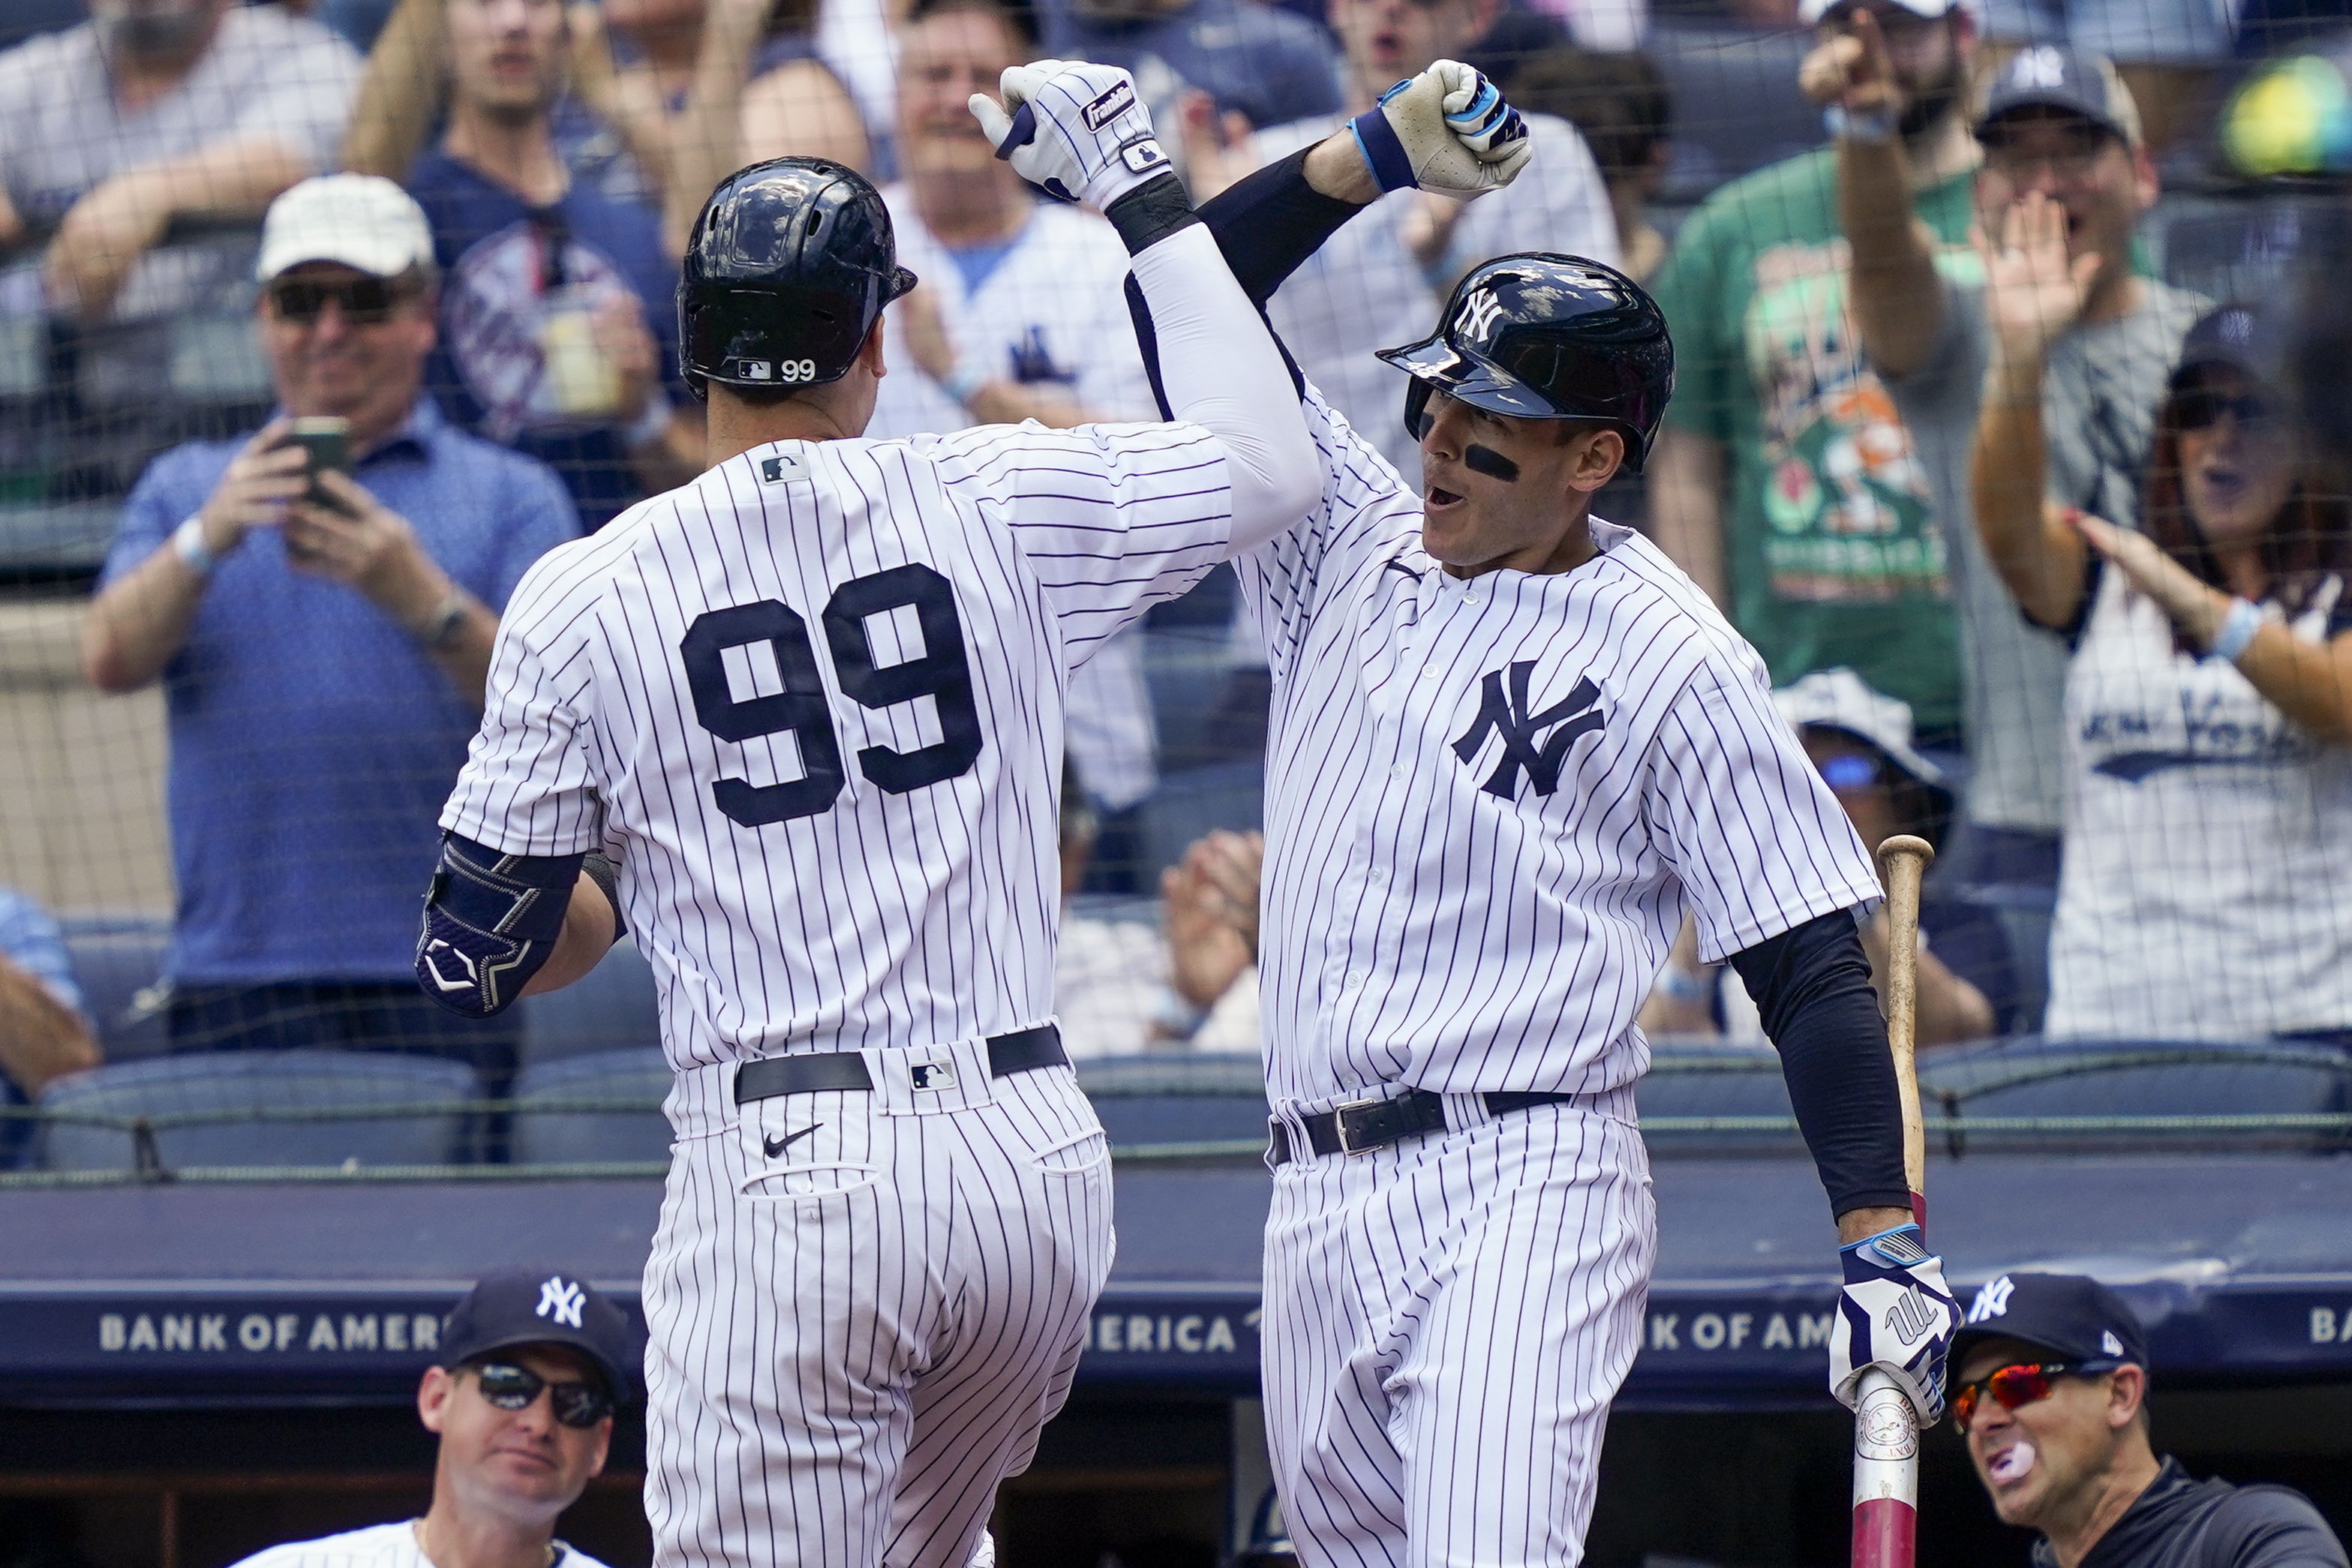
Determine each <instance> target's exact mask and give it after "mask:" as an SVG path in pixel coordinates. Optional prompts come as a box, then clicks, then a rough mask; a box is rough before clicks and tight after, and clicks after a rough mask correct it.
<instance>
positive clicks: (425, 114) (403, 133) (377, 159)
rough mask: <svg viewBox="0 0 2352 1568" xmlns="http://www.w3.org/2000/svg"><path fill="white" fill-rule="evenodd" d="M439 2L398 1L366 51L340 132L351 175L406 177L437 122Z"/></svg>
mask: <svg viewBox="0 0 2352 1568" xmlns="http://www.w3.org/2000/svg"><path fill="white" fill-rule="evenodd" d="M442 5H443V0H400V4H399V5H397V6H396V7H394V10H393V13H392V17H391V19H390V20H389V21H387V22H385V23H384V25H383V32H381V33H379V34H377V35H376V39H375V47H373V48H372V49H370V50H369V51H368V58H367V69H366V70H365V71H363V72H362V73H361V76H360V92H359V100H358V102H356V103H354V104H353V105H352V123H351V128H350V129H349V130H347V131H345V132H343V167H344V169H346V170H347V171H349V172H350V173H352V174H381V175H383V177H384V178H385V179H387V180H402V179H406V178H407V177H408V166H409V165H410V164H411V163H415V162H416V155H417V153H421V152H423V151H424V150H425V138H426V137H428V136H430V135H431V134H432V133H433V126H434V123H435V121H438V120H439V119H440V118H441V101H442V97H443V84H442V80H441V50H442V37H443V35H444V33H445V32H446V29H447V22H446V16H445V15H444V13H443V10H442Z"/></svg>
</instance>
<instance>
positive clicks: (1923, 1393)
mask: <svg viewBox="0 0 2352 1568" xmlns="http://www.w3.org/2000/svg"><path fill="white" fill-rule="evenodd" d="M1838 1261H1839V1262H1840V1263H1841V1264H1842V1265H1843V1266H1844V1268H1845V1290H1844V1292H1843V1294H1842V1295H1840V1296H1839V1298H1838V1310H1837V1321H1835V1322H1834V1323H1832V1325H1831V1327H1830V1392H1831V1393H1832V1394H1836V1395H1837V1397H1838V1402H1839V1403H1840V1404H1842V1405H1845V1406H1846V1407H1847V1408H1849V1409H1851V1408H1853V1402H1854V1399H1855V1386H1856V1385H1857V1384H1860V1383H1861V1382H1862V1374H1863V1373H1865V1372H1867V1371H1869V1370H1870V1369H1871V1368H1872V1367H1877V1368H1878V1369H1879V1370H1880V1371H1882V1372H1885V1373H1887V1374H1888V1375H1890V1376H1891V1377H1893V1378H1894V1379H1895V1382H1897V1383H1899V1384H1902V1385H1903V1392H1904V1393H1905V1394H1907V1395H1909V1396H1910V1400H1911V1407H1912V1408H1913V1409H1914V1410H1916V1411H1917V1412H1918V1413H1919V1420H1920V1423H1921V1424H1922V1425H1926V1424H1927V1423H1929V1422H1932V1421H1934V1420H1935V1419H1936V1418H1937V1416H1939V1415H1942V1414H1943V1413H1944V1385H1945V1384H1944V1379H1945V1365H1944V1363H1945V1361H1946V1358H1947V1357H1948V1355H1949V1354H1950V1352H1951V1348H1952V1331H1954V1330H1955V1329H1957V1328H1958V1327H1959V1326H1960V1303H1959V1302H1958V1300H1956V1299H1955V1298H1954V1297H1953V1295H1952V1293H1951V1291H1950V1290H1949V1289H1947V1288H1946V1287H1945V1284H1944V1260H1943V1259H1942V1258H1937V1257H1936V1256H1935V1255H1934V1254H1933V1253H1930V1252H1929V1251H1928V1250H1927V1245H1926V1241H1925V1238H1924V1237H1922V1235H1921V1233H1920V1230H1919V1227H1918V1226H1916V1225H1905V1226H1896V1227H1895V1228H1894V1229H1893V1230H1883V1231H1880V1232H1879V1233H1878V1234H1877V1235H1876V1236H1871V1237H1864V1238H1863V1239H1862V1240H1860V1241H1857V1242H1853V1243H1852V1244H1850V1245H1848V1246H1846V1247H1841V1248H1839V1250H1838Z"/></svg>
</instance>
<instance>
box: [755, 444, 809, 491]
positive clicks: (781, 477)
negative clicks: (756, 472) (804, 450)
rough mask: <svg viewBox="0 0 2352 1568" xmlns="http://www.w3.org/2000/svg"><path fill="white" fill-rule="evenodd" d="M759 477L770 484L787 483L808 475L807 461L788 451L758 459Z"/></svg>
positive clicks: (805, 477)
mask: <svg viewBox="0 0 2352 1568" xmlns="http://www.w3.org/2000/svg"><path fill="white" fill-rule="evenodd" d="M760 477H761V479H765V480H766V481H767V482H768V483H770V484H772V485H788V484H791V483H792V482H793V480H795V479H807V478H808V477H809V471H808V463H807V462H806V461H805V460H804V459H803V458H799V457H796V456H794V455H793V454H792V453H790V452H779V453H777V454H776V455H775V456H774V457H772V458H761V459H760Z"/></svg>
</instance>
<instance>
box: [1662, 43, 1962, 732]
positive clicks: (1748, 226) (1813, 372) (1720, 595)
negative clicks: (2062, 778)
mask: <svg viewBox="0 0 2352 1568" xmlns="http://www.w3.org/2000/svg"><path fill="white" fill-rule="evenodd" d="M1860 12H1866V13H1867V14H1868V16H1870V17H1871V18H1872V20H1873V21H1874V22H1875V26H1874V27H1872V26H1871V25H1870V23H1868V22H1865V23H1864V24H1862V28H1863V30H1864V31H1865V32H1867V33H1868V35H1869V36H1870V37H1872V38H1873V39H1874V40H1883V47H1884V50H1885V57H1886V58H1888V59H1889V60H1890V61H1891V63H1892V65H1893V67H1894V71H1893V79H1894V84H1895V93H1894V95H1893V98H1892V100H1891V101H1888V102H1887V103H1885V105H1884V106H1883V107H1882V108H1881V109H1880V110H1879V111H1878V112H1877V113H1876V114H1874V115H1865V114H1862V113H1853V114H1848V113H1847V112H1846V111H1845V110H1843V109H1832V110H1830V112H1829V115H1828V116H1827V118H1828V119H1829V121H1831V130H1832V132H1833V133H1835V134H1838V135H1841V136H1848V137H1872V136H1875V137H1881V138H1884V137H1887V136H1899V137H1900V138H1902V140H1903V142H1904V143H1905V147H1906V152H1907V153H1909V159H1908V163H1909V166H1910V167H1911V168H1912V169H1913V170H1915V171H1917V173H1916V176H1915V178H1914V181H1913V189H1914V195H1913V200H1912V206H1911V216H1916V218H1917V219H1918V220H1919V221H1920V222H1922V223H1924V224H1926V225H1927V227H1928V229H1929V230H1931V231H1932V232H1933V233H1934V234H1935V235H1936V236H1937V238H1938V239H1939V240H1941V241H1942V242H1944V244H1945V245H1946V246H1948V247H1959V246H1960V245H1961V244H1962V242H1964V241H1965V240H1966V238H1967V236H1968V230H1969V216H1970V201H1971V183H1972V174H1973V171H1974V168H1975V165H1976V163H1977V152H1976V145H1975V142H1974V141H1973V140H1972V139H1971V138H1970V136H1969V131H1968V126H1967V122H1966V118H1965V113H1964V110H1965V100H1966V93H1965V90H1964V89H1965V84H1966V82H1967V80H1968V76H1969V67H1970V64H1971V61H1972V59H1973V57H1974V55H1975V51H1976V31H1975V27H1974V25H1973V23H1972V22H1971V20H1970V18H1969V15H1968V13H1967V12H1966V10H1964V9H1963V8H1961V7H1960V6H1959V5H1956V4H1953V3H1952V0H1901V3H1900V4H1897V3H1896V0H1843V3H1840V4H1837V5H1831V4H1829V3H1828V0H1806V4H1805V5H1804V6H1803V13H1802V14H1803V16H1805V18H1806V20H1808V21H1809V22H1813V23H1815V24H1817V25H1818V26H1820V29H1821V43H1820V46H1819V47H1817V48H1816V49H1815V50H1814V51H1813V53H1812V55H1811V57H1809V58H1808V59H1807V60H1806V62H1805V66H1804V75H1805V85H1806V88H1807V90H1808V91H1809V92H1810V93H1811V95H1812V96H1813V97H1814V98H1815V100H1817V101H1818V100H1827V99H1832V98H1834V97H1837V96H1839V94H1838V93H1837V91H1836V90H1835V88H1836V85H1837V84H1839V83H1841V82H1842V81H1843V76H1844V73H1845V72H1846V71H1847V69H1848V68H1849V67H1850V65H1851V64H1852V63H1853V62H1854V61H1855V59H1856V58H1858V56H1859V53H1860V49H1861V41H1860V39H1859V38H1858V37H1856V33H1855V23H1854V18H1855V16H1856V14H1857V13H1860ZM1837 195H1838V192H1837V153H1835V152H1834V151H1833V150H1831V149H1823V150H1822V151H1820V152H1815V153H1805V154H1803V155H1802V156H1800V157H1796V158H1791V159H1790V160H1788V161H1787V162H1785V163H1777V164H1775V165H1773V166H1772V167H1770V168H1769V169H1763V170H1760V171H1759V172H1758V173H1756V174H1751V175H1749V176H1748V178H1746V179H1744V180H1741V181H1739V182H1738V183H1737V184H1731V185H1727V186H1726V187H1725V188H1724V189H1722V190H1720V191H1718V192H1717V193H1716V194H1715V195H1713V196H1712V197H1710V198H1709V199H1708V200H1707V201H1706V204H1705V205H1702V206H1701V207H1700V208H1699V209H1698V210H1697V212H1696V213H1694V214H1693V215H1692V216H1691V217H1690V219H1689V220H1688V221H1687V222H1686V223H1685V225H1684V226H1683V227H1682V230H1681V232H1680V233H1679V234H1677V235H1676V236H1675V248H1674V254H1673V256H1672V257H1671V258H1670V259H1669V260H1668V261H1667V263H1666V266H1665V268H1664V270H1663V271H1662V272H1661V273H1660V274H1659V276H1658V279H1657V283H1656V289H1655V291H1656V295H1657V300H1658V303H1659V304H1660V305H1661V306H1662V307H1663V308H1664V310H1665V312H1666V319H1667V321H1669V322H1670V323H1671V324H1672V326H1673V329H1674V334H1675V360H1676V362H1677V366H1678V370H1679V376H1678V380H1679V384H1678V385H1677V387H1676V388H1675V393H1676V395H1675V400H1674V402H1673V404H1671V405H1669V406H1668V409H1667V414H1666V428H1665V431H1664V433H1663V434H1662V436H1661V437H1660V440H1659V446H1658V453H1657V456H1656V457H1655V458H1653V460H1652V461H1653V465H1654V469H1655V477H1654V479H1652V481H1651V482H1652V499H1651V510H1652V515H1653V517H1654V520H1655V526H1656V531H1657V536H1658V542H1659V544H1660V545H1661V546H1663V547H1664V549H1665V551H1666V552H1667V553H1668V554H1670V555H1672V556H1673V557H1674V558H1675V561H1676V562H1677V563H1680V564H1681V565H1682V567H1683V568H1684V570H1685V571H1686V572H1688V573H1690V574H1691V575H1692V576H1693V577H1694V578H1696V580H1697V581H1698V583H1699V584H1700V585H1701V586H1703V587H1705V588H1706V590H1707V591H1708V592H1709V593H1711V594H1713V595H1715V597H1716V600H1717V603H1718V604H1721V605H1723V606H1724V607H1725V609H1726V610H1727V612H1728V614H1729V615H1730V616H1731V619H1732V621H1733V623H1734V624H1735V625H1736V626H1738V628H1739V630H1740V632H1741V633H1742V634H1743V635H1745V636H1746V637H1748V640H1749V641H1751V642H1753V643H1754V644H1755V645H1756V647H1757V648H1758V649H1759V651H1761V652H1762V653H1763V655H1764V657H1765V659H1766V660H1767V662H1769V665H1770V666H1771V670H1772V679H1773V680H1774V681H1775V682H1776V683H1782V684H1785V683H1787V682H1790V681H1792V680H1795V679H1799V678H1801V677H1802V676H1804V675H1806V674H1807V673H1809V672H1811V671H1813V670H1817V669H1825V668H1834V667H1837V666H1841V665H1843V666H1848V667H1851V668H1853V669H1855V670H1857V671H1859V672H1860V673H1861V674H1862V676H1863V678H1864V679H1866V680H1867V681H1869V683H1870V684H1871V685H1873V686H1874V687H1877V688H1878V689H1881V690H1883V691H1886V692H1889V693H1892V694H1893V695H1895V696H1897V697H1900V698H1902V699H1903V700H1905V701H1906V702H1908V703H1909V704H1910V705H1911V709H1912V711H1913V713H1914V714H1915V715H1916V720H1917V722H1918V725H1919V729H1920V732H1921V734H1922V737H1923V738H1924V739H1927V740H1929V741H1932V742H1954V741H1956V740H1957V737H1958V731H1959V724H1960V709H1961V689H1960V646H1959V626H1958V616H1957V615H1956V613H1955V611H1954V609H1953V605H1952V600H1951V592H1950V584H1949V574H1948V569H1947V564H1946V555H1945V542H1944V536H1943V533H1942V531H1941V529H1940V528H1939V527H1938V525H1937V517H1936V514H1935V506H1934V501H1933V494H1932V489H1931V487H1930V484H1929V476H1928V474H1927V470H1926V468H1925V467H1924V466H1923V465H1922V463H1921V462H1920V461H1919V458H1918V454H1917V452H1916V448H1915V447H1914V444H1913V442H1912V439H1911V435H1910V432H1908V431H1907V430H1906V429H1905V427H1904V425H1903V421H1902V419H1901V417H1900V416H1898V415H1897V413H1896V412H1895V401H1894V398H1893V397H1892V396H1891V395H1889V393H1888V391H1887V389H1886V387H1885V385H1884V384H1881V382H1880V381H1879V378H1878V376H1877V374H1875V373H1874V371H1873V370H1872V369H1871V368H1870V366H1869V365H1868V364H1867V363H1865V362H1864V356H1863V352H1862V345H1861V340H1860V335H1859V333H1858V332H1857V331H1856V330H1855V328H1854V325H1853V319H1852V316H1851V314H1850V312H1849V306H1848V292H1849V289H1848V284H1849V254H1850V252H1849V247H1848V245H1847V240H1846V235H1845V231H1844V227H1843V223H1842V221H1841V218H1840V215H1839V211H1838V200H1837ZM1972 260H1973V258H1970V257H1969V256H1968V255H1967V254H1966V253H1965V252H1964V251H1961V250H1958V249H1955V250H1954V251H1953V253H1952V258H1951V264H1952V265H1954V266H1966V265H1969V263H1971V262H1972Z"/></svg>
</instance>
